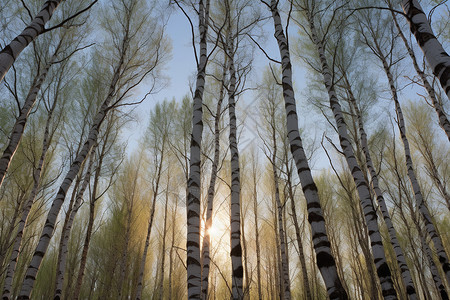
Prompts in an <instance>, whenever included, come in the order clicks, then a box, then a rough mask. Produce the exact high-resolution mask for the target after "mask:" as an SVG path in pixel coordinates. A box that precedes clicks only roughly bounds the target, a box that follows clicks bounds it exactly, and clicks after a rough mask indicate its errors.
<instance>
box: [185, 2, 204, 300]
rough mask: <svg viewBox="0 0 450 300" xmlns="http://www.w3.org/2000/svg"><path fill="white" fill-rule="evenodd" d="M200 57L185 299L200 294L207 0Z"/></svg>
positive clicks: (201, 21)
mask: <svg viewBox="0 0 450 300" xmlns="http://www.w3.org/2000/svg"><path fill="white" fill-rule="evenodd" d="M198 7H199V9H198V12H199V31H200V61H199V63H198V65H197V81H196V87H195V92H194V104H193V109H192V135H191V147H190V148H191V153H190V160H189V179H188V183H187V191H188V194H187V200H186V204H187V238H186V250H187V262H186V265H187V288H188V299H192V300H193V299H200V297H201V265H200V186H201V182H200V161H201V157H200V153H201V145H202V134H203V120H202V117H203V109H202V106H203V91H204V88H205V76H206V64H207V61H208V56H207V31H208V22H209V0H200V2H199V6H198Z"/></svg>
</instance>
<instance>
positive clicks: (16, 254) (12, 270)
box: [2, 98, 58, 299]
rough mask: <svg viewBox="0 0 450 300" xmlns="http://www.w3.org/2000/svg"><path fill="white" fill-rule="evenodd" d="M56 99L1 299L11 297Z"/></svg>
mask: <svg viewBox="0 0 450 300" xmlns="http://www.w3.org/2000/svg"><path fill="white" fill-rule="evenodd" d="M57 99H58V98H55V101H54V102H53V105H52V107H51V108H50V110H49V112H48V115H47V121H46V124H45V129H44V139H43V142H42V150H41V156H40V158H39V162H38V165H37V168H36V169H35V170H34V174H33V180H34V183H33V188H32V190H31V192H30V195H29V196H28V199H27V201H26V202H25V205H24V208H23V210H22V216H21V219H20V221H19V223H18V224H17V233H16V236H15V238H14V242H13V248H12V253H11V257H10V261H9V264H8V266H7V269H6V277H5V281H4V282H5V283H4V287H3V295H2V299H10V297H11V292H12V284H13V279H14V273H15V271H16V265H17V261H18V259H19V255H20V251H21V247H22V237H23V233H24V230H25V227H26V225H27V219H28V215H29V214H30V211H31V208H32V206H33V203H34V200H35V198H36V195H37V193H38V190H39V187H40V185H41V176H42V168H43V166H44V161H45V158H46V156H47V152H48V149H49V147H50V143H51V140H52V137H53V133H50V123H51V120H52V116H53V111H54V109H55V107H56V103H57V101H56V100H57Z"/></svg>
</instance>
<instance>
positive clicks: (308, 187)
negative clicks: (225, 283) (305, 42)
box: [267, 1, 348, 299]
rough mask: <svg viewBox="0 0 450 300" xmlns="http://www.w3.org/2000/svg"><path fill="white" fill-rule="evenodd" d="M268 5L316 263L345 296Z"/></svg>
mask: <svg viewBox="0 0 450 300" xmlns="http://www.w3.org/2000/svg"><path fill="white" fill-rule="evenodd" d="M267 6H268V7H269V9H270V11H271V13H272V18H273V21H274V27H275V38H276V39H277V43H278V47H279V50H280V56H281V59H282V76H283V80H282V83H283V97H284V100H285V107H286V124H287V132H288V139H289V143H290V146H291V152H292V156H293V157H294V160H295V164H296V167H297V173H298V176H299V177H300V182H301V184H302V189H303V194H304V195H305V198H306V201H307V208H308V221H309V222H310V225H311V231H312V239H313V243H314V250H315V251H316V257H317V264H318V267H319V270H320V272H321V274H322V277H323V279H324V281H325V285H326V287H327V293H328V296H329V297H330V299H347V298H348V296H347V293H346V291H345V290H344V288H343V287H342V283H341V280H340V279H339V276H338V273H337V269H336V262H335V260H334V258H333V256H332V254H331V248H330V242H329V240H328V237H327V233H326V229H325V220H324V218H323V212H322V208H321V205H320V201H319V197H318V194H317V187H316V185H315V183H314V180H313V178H312V175H311V170H310V168H309V165H308V161H307V158H306V155H305V151H304V149H303V145H302V140H301V138H300V133H299V130H298V118H297V109H296V104H295V96H294V89H293V85H292V66H291V62H290V54H289V44H288V41H287V39H286V36H285V34H284V29H283V26H282V24H281V16H280V13H279V11H278V1H271V2H270V5H268V4H267Z"/></svg>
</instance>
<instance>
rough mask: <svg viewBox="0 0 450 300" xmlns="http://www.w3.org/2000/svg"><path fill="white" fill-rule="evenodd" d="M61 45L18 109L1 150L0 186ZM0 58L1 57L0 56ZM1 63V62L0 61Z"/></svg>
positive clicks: (36, 78)
mask: <svg viewBox="0 0 450 300" xmlns="http://www.w3.org/2000/svg"><path fill="white" fill-rule="evenodd" d="M60 47H61V42H60V43H59V44H58V46H57V47H56V50H55V52H54V54H53V55H52V57H51V59H50V61H49V62H48V63H47V64H46V65H45V67H44V68H43V69H42V72H40V73H38V74H37V75H36V77H35V79H34V81H33V84H32V85H31V88H30V90H29V92H28V95H27V97H26V99H25V102H24V104H23V106H22V108H21V109H20V112H19V116H18V117H17V119H16V122H15V123H14V126H13V129H12V132H11V135H10V137H9V143H8V145H7V146H6V148H5V150H4V151H3V154H2V157H1V158H0V187H1V186H2V183H3V179H4V178H5V175H6V171H7V170H8V167H9V164H10V163H11V160H12V158H13V156H14V154H15V153H16V150H17V147H18V146H19V143H20V140H21V139H22V135H23V133H24V131H25V125H26V124H27V121H28V116H29V115H30V112H31V110H32V108H33V106H34V104H35V103H36V99H37V95H38V93H39V91H40V90H41V86H42V84H43V83H44V80H45V78H46V77H47V74H48V71H49V70H50V67H51V66H52V64H53V63H54V61H55V60H56V58H57V54H58V52H59V49H60ZM0 57H1V54H0ZM0 59H1V58H0ZM0 63H1V62H0Z"/></svg>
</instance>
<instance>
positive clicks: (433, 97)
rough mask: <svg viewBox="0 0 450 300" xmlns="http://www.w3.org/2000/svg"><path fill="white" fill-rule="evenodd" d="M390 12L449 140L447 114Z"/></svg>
mask: <svg viewBox="0 0 450 300" xmlns="http://www.w3.org/2000/svg"><path fill="white" fill-rule="evenodd" d="M391 13H392V18H393V20H394V24H395V27H396V28H397V31H398V33H399V35H400V37H401V39H402V41H403V43H404V44H405V48H406V50H407V51H408V54H409V57H411V60H412V63H413V66H414V69H415V70H416V72H417V75H419V77H420V79H421V80H422V83H423V86H424V87H425V89H426V91H427V93H428V96H429V97H430V99H431V103H433V107H434V109H435V111H436V113H437V116H438V119H439V125H440V126H441V128H442V129H443V130H444V131H445V133H446V134H447V138H448V139H449V140H450V122H449V121H448V118H447V115H446V114H445V111H444V109H443V108H442V105H441V103H440V102H439V100H438V98H437V96H436V93H435V91H434V88H433V86H432V85H431V84H430V82H429V81H428V79H427V77H426V75H425V73H424V72H423V71H422V70H421V69H420V67H419V64H418V63H417V59H416V56H415V54H414V51H413V49H412V48H411V47H410V46H409V43H408V41H407V40H406V37H405V35H404V34H403V31H402V29H401V28H400V26H399V24H398V22H397V17H396V15H395V13H394V12H393V11H391Z"/></svg>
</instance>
